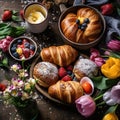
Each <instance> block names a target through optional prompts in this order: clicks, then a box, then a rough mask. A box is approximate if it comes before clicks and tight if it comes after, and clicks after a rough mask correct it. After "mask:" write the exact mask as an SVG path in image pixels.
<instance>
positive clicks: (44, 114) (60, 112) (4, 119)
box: [0, 0, 104, 120]
mask: <svg viewBox="0 0 120 120" xmlns="http://www.w3.org/2000/svg"><path fill="white" fill-rule="evenodd" d="M29 1H30V0H29ZM39 2H40V1H39ZM27 3H28V1H26V0H21V1H20V0H0V15H2V13H3V10H4V9H11V10H18V11H19V10H20V9H22V8H23V7H24V6H25V5H26V4H27ZM59 16H60V11H59V7H58V6H56V5H54V6H53V7H52V8H51V9H49V18H50V20H49V26H48V28H47V29H46V30H45V31H44V32H43V33H41V34H32V33H26V36H30V37H32V38H34V40H35V41H36V42H37V44H38V48H39V49H38V53H39V51H40V50H41V49H42V48H43V47H46V46H50V45H58V44H64V43H63V41H62V39H61V37H60V35H59V31H58V26H57V23H58V18H59ZM8 57H9V55H8ZM9 62H10V63H9V64H13V63H15V62H16V61H13V60H12V58H11V57H9ZM31 62H32V61H29V63H26V64H31ZM8 76H9V78H11V77H12V73H11V72H10V71H9V70H7V71H6V70H4V69H2V68H0V81H2V80H4V79H6V77H8ZM38 95H39V98H38V99H37V103H38V106H39V110H40V116H39V118H38V120H101V117H102V114H103V112H104V109H99V110H97V111H96V112H95V114H94V115H93V116H92V117H91V118H89V119H88V118H84V117H82V116H81V115H80V114H79V113H78V112H77V110H76V109H75V108H74V107H69V106H65V105H61V104H58V103H55V102H53V101H50V100H49V99H48V98H46V97H45V96H43V95H41V94H40V93H39V92H38ZM33 109H34V108H33ZM0 120H22V118H21V117H20V116H19V115H18V113H17V111H16V109H15V108H14V106H11V105H8V106H5V105H3V103H2V101H0Z"/></svg>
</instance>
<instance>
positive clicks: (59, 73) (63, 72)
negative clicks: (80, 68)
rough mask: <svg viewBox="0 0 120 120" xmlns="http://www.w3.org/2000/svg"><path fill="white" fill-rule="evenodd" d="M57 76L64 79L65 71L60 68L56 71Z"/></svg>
mask: <svg viewBox="0 0 120 120" xmlns="http://www.w3.org/2000/svg"><path fill="white" fill-rule="evenodd" d="M58 75H59V76H60V77H61V78H62V77H64V76H65V75H67V71H66V69H65V68H64V67H60V68H59V70H58Z"/></svg>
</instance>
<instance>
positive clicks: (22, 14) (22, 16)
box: [19, 9, 25, 20]
mask: <svg viewBox="0 0 120 120" xmlns="http://www.w3.org/2000/svg"><path fill="white" fill-rule="evenodd" d="M19 14H20V16H21V18H22V20H25V18H24V10H23V9H22V10H20V12H19Z"/></svg>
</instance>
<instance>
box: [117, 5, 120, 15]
mask: <svg viewBox="0 0 120 120" xmlns="http://www.w3.org/2000/svg"><path fill="white" fill-rule="evenodd" d="M117 13H118V15H119V16H120V8H118V7H117Z"/></svg>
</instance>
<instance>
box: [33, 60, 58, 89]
mask: <svg viewBox="0 0 120 120" xmlns="http://www.w3.org/2000/svg"><path fill="white" fill-rule="evenodd" d="M33 77H34V78H35V79H37V80H38V84H39V85H40V86H43V87H49V86H51V85H53V84H55V83H56V82H57V81H58V68H57V66H56V65H54V64H52V63H50V62H39V63H37V64H36V65H35V67H34V69H33Z"/></svg>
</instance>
